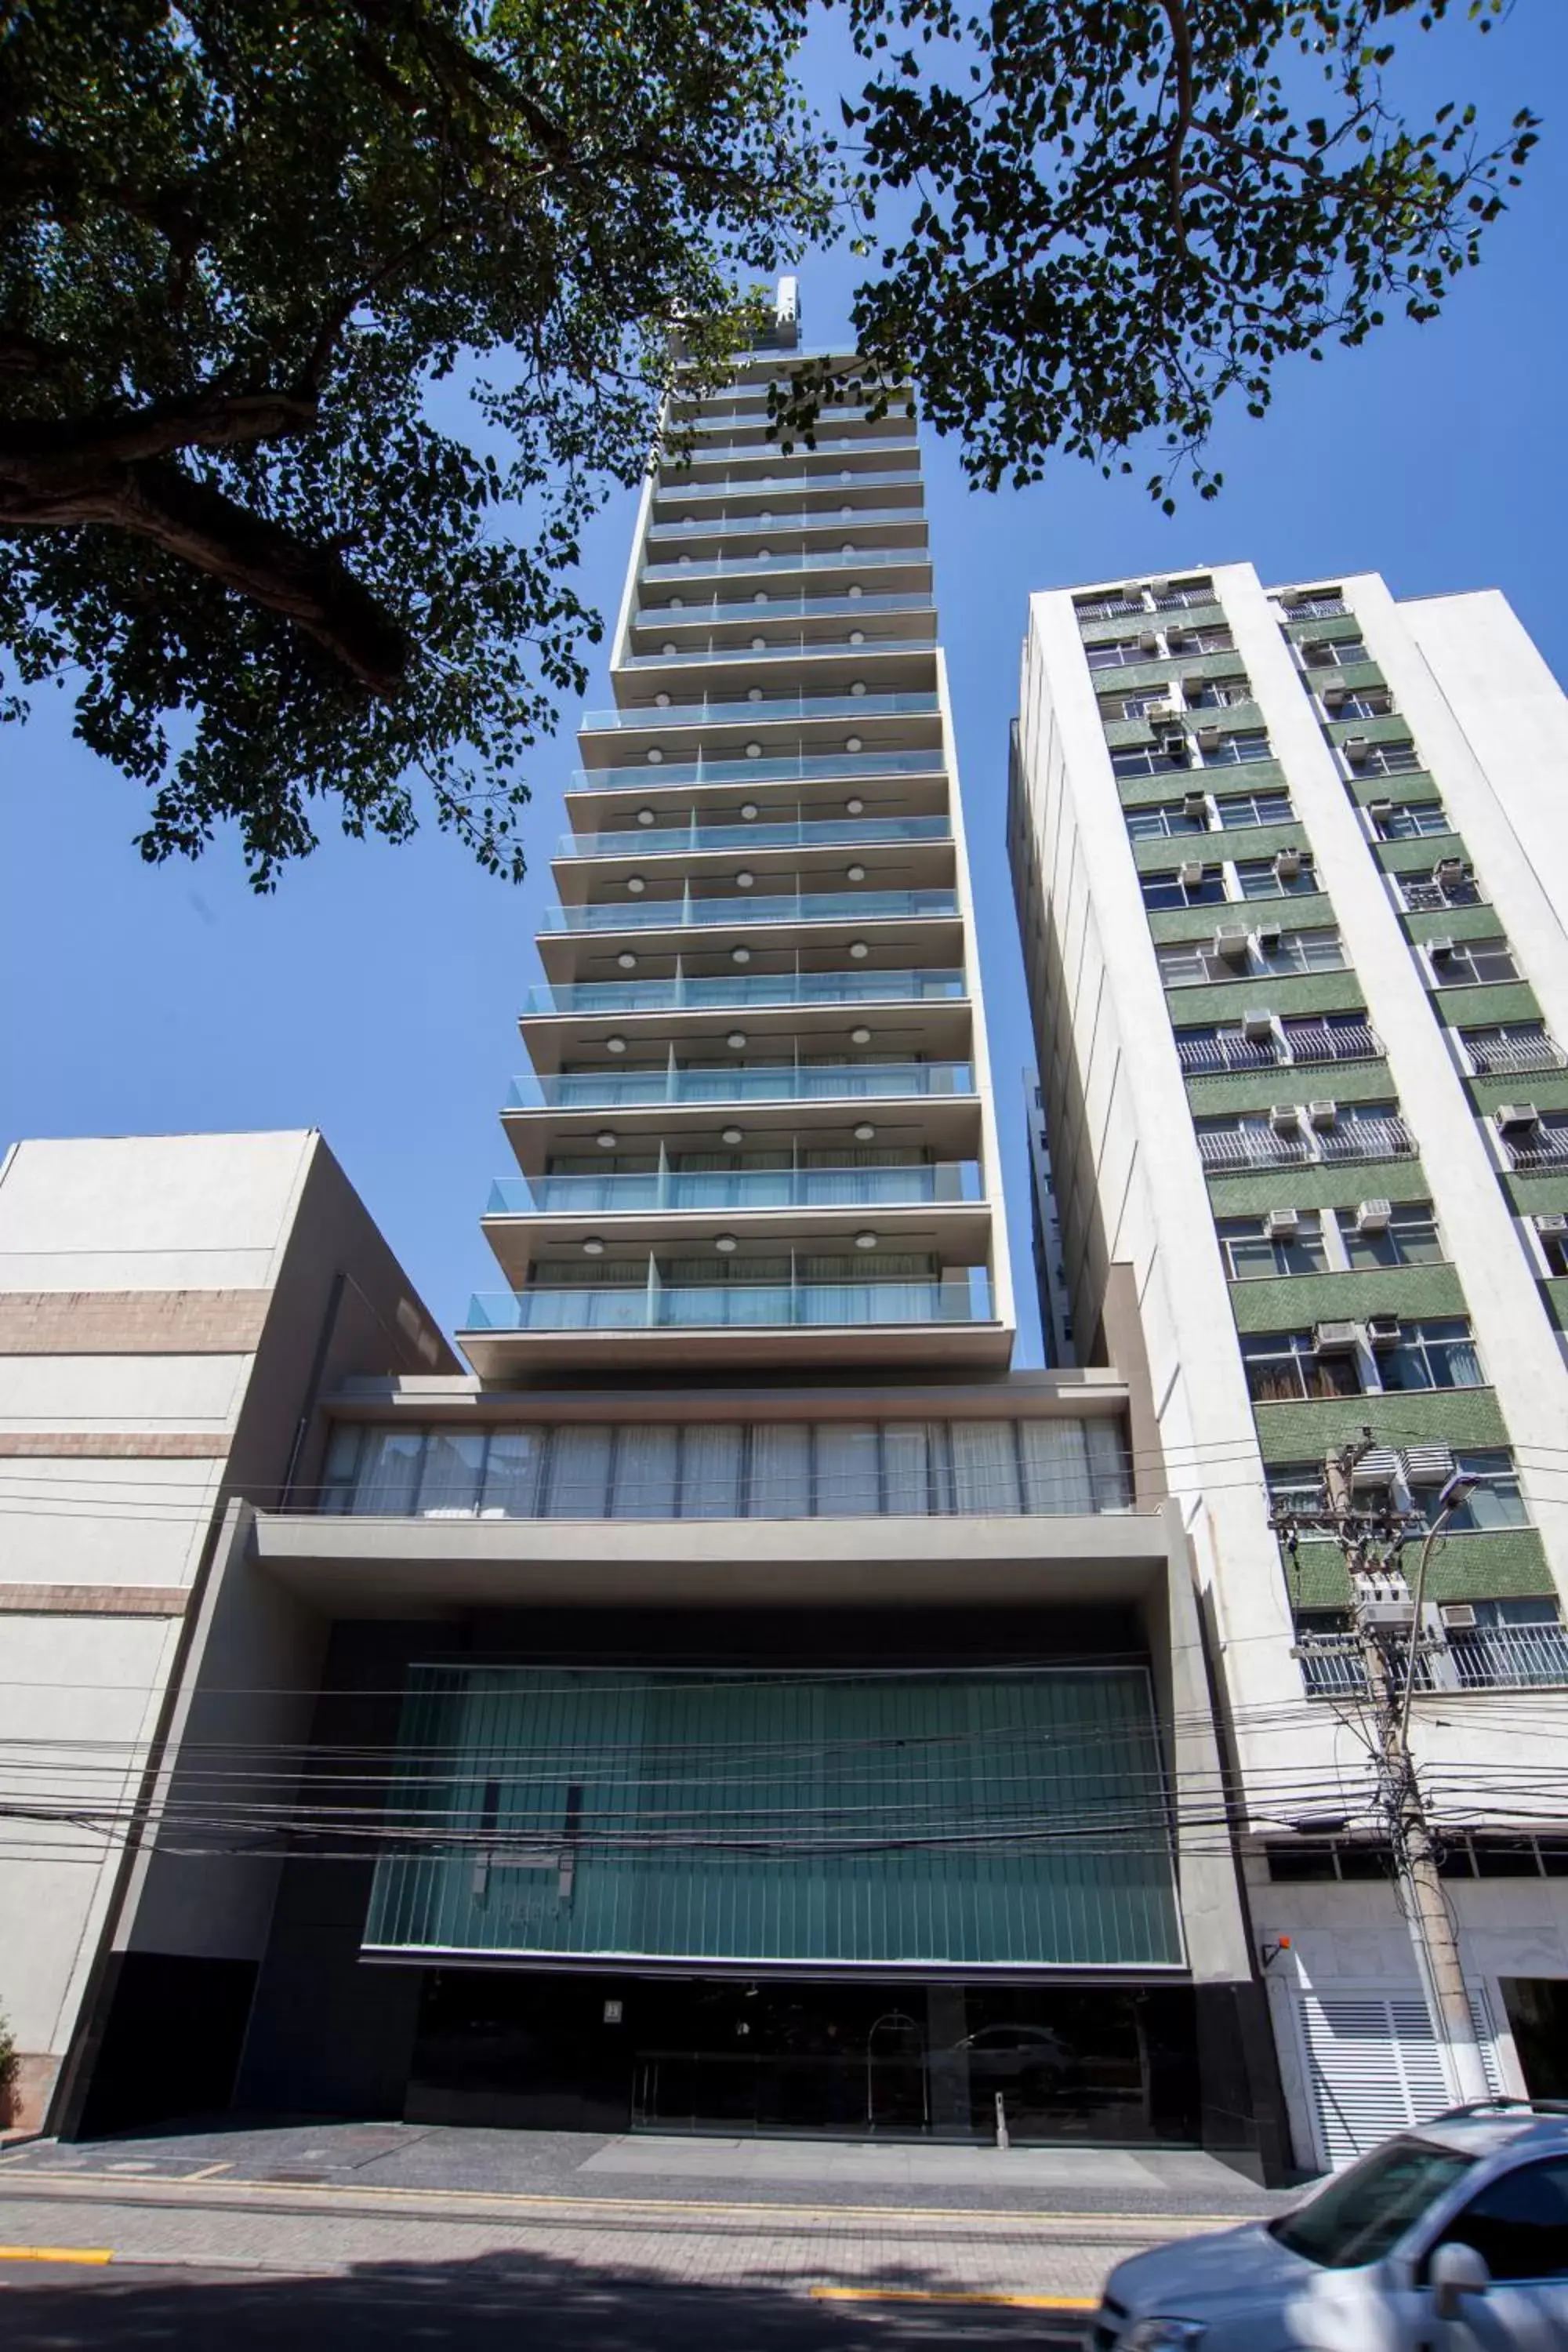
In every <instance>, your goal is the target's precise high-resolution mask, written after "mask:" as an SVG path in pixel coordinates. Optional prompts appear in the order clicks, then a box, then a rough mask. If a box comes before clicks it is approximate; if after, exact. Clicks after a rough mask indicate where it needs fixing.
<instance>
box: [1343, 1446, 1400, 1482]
mask: <svg viewBox="0 0 1568 2352" xmlns="http://www.w3.org/2000/svg"><path fill="white" fill-rule="evenodd" d="M1398 1475H1399V1456H1398V1454H1395V1453H1394V1450H1393V1448H1392V1447H1391V1446H1386V1445H1374V1446H1373V1447H1372V1448H1371V1450H1370V1451H1369V1452H1368V1453H1365V1454H1363V1455H1362V1457H1361V1460H1360V1461H1359V1462H1356V1463H1353V1464H1352V1467H1351V1485H1352V1487H1357V1486H1359V1487H1361V1488H1362V1489H1363V1491H1364V1490H1365V1489H1366V1488H1367V1487H1369V1486H1392V1485H1393V1484H1394V1480H1395V1478H1397V1477H1398Z"/></svg>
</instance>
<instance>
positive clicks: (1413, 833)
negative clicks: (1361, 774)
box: [1372, 801, 1453, 841]
mask: <svg viewBox="0 0 1568 2352" xmlns="http://www.w3.org/2000/svg"><path fill="white" fill-rule="evenodd" d="M1372 829H1373V833H1375V834H1376V835H1377V837H1378V839H1379V841H1424V840H1426V837H1427V835H1430V834H1434V833H1451V832H1452V831H1453V827H1452V825H1451V824H1449V823H1448V815H1447V810H1446V809H1445V808H1444V806H1443V803H1442V802H1441V801H1400V802H1399V803H1397V804H1396V806H1394V808H1391V809H1383V810H1380V811H1379V813H1378V814H1377V815H1376V816H1374V817H1373V820H1372Z"/></svg>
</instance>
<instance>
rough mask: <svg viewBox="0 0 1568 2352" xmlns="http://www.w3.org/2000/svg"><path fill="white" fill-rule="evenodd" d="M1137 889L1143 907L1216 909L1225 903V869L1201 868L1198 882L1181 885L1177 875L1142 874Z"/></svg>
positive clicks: (1182, 883)
mask: <svg viewBox="0 0 1568 2352" xmlns="http://www.w3.org/2000/svg"><path fill="white" fill-rule="evenodd" d="M1139 887H1141V889H1142V893H1143V904H1144V905H1145V906H1146V907H1155V908H1159V907H1217V906H1222V905H1223V904H1224V902H1225V868H1224V867H1223V866H1205V867H1204V870H1203V875H1202V877H1201V879H1200V880H1198V881H1196V882H1184V881H1183V879H1182V877H1181V876H1180V874H1144V875H1142V876H1141V877H1140V882H1139Z"/></svg>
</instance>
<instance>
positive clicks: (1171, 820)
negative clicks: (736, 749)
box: [1127, 801, 1209, 841]
mask: <svg viewBox="0 0 1568 2352" xmlns="http://www.w3.org/2000/svg"><path fill="white" fill-rule="evenodd" d="M1208 829H1209V821H1208V813H1207V811H1206V810H1205V812H1204V813H1203V814H1201V815H1199V816H1189V815H1188V814H1187V813H1186V811H1185V809H1184V807H1183V806H1182V803H1181V802H1180V801H1157V802H1156V803H1154V805H1153V807H1152V808H1139V809H1129V810H1128V812H1127V831H1128V835H1129V837H1130V838H1131V840H1133V841H1158V840H1159V839H1161V838H1162V836H1165V835H1172V834H1183V833H1206V832H1207V831H1208Z"/></svg>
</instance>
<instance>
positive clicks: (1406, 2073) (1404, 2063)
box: [1300, 1991, 1500, 2165]
mask: <svg viewBox="0 0 1568 2352" xmlns="http://www.w3.org/2000/svg"><path fill="white" fill-rule="evenodd" d="M1470 2008H1471V2011H1472V2013H1473V2014H1474V2017H1475V2021H1476V2035H1477V2039H1478V2041H1479V2043H1480V2049H1481V2061H1482V2064H1483V2065H1484V2067H1485V2069H1486V2076H1487V2083H1488V2086H1489V2089H1490V2090H1492V2091H1493V2092H1494V2093H1495V2092H1496V2091H1498V2090H1499V2089H1500V2074H1499V2071H1498V2063H1497V2053H1496V2050H1495V2048H1494V2045H1493V2042H1492V2032H1491V2021H1490V2019H1489V2016H1488V2014H1487V2009H1486V2004H1485V2001H1484V2000H1482V1999H1481V1997H1480V1996H1479V1994H1475V1993H1472V1994H1471V1996H1470ZM1300 2018H1301V2039H1302V2043H1303V2046H1304V2048H1305V2051H1306V2055H1307V2078H1308V2083H1309V2085H1310V2091H1311V2095H1312V2104H1313V2107H1314V2109H1315V2112H1316V2116H1317V2124H1318V2137H1319V2139H1320V2142H1321V2146H1322V2149H1323V2152H1324V2154H1325V2155H1326V2156H1327V2158H1328V2159H1329V2162H1330V2163H1331V2164H1332V2165H1341V2164H1348V2163H1349V2162H1350V2161H1351V2159H1352V2157H1357V2156H1361V2155H1363V2154H1364V2153H1365V2151H1366V2150H1367V2149H1368V2148H1369V2147H1375V2146H1376V2145H1377V2143H1378V2141H1379V2140H1380V2139H1385V2138H1386V2137H1388V2135H1389V2133H1390V2132H1395V2131H1403V2130H1404V2129H1405V2126H1406V2125H1408V2124H1418V2123H1424V2122H1426V2120H1427V2119H1428V2118H1429V2117H1430V2116H1436V2115H1440V2114H1441V2113H1442V2111H1443V2109H1444V2108H1445V2107H1447V2106H1449V2105H1452V2101H1451V2099H1450V2096H1449V2093H1448V2087H1447V2082H1446V2080H1445V2078H1444V2074H1443V2062H1442V2058H1441V2056H1440V2055H1439V2053H1438V2049H1437V2042H1436V2036H1435V2035H1434V2033H1433V2031H1432V2021H1431V2018H1430V2017H1429V2015H1428V2014H1427V2010H1426V2002H1425V2001H1424V2000H1421V1999H1420V1998H1419V1996H1413V1995H1400V1994H1393V1995H1389V1994H1383V1993H1362V1994H1353V1995H1351V1994H1329V1995H1326V1996H1322V1997H1320V1996H1319V1995H1318V1994H1317V1993H1314V1992H1309V1991H1304V1992H1303V1993H1302V1994H1301V1995H1300Z"/></svg>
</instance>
